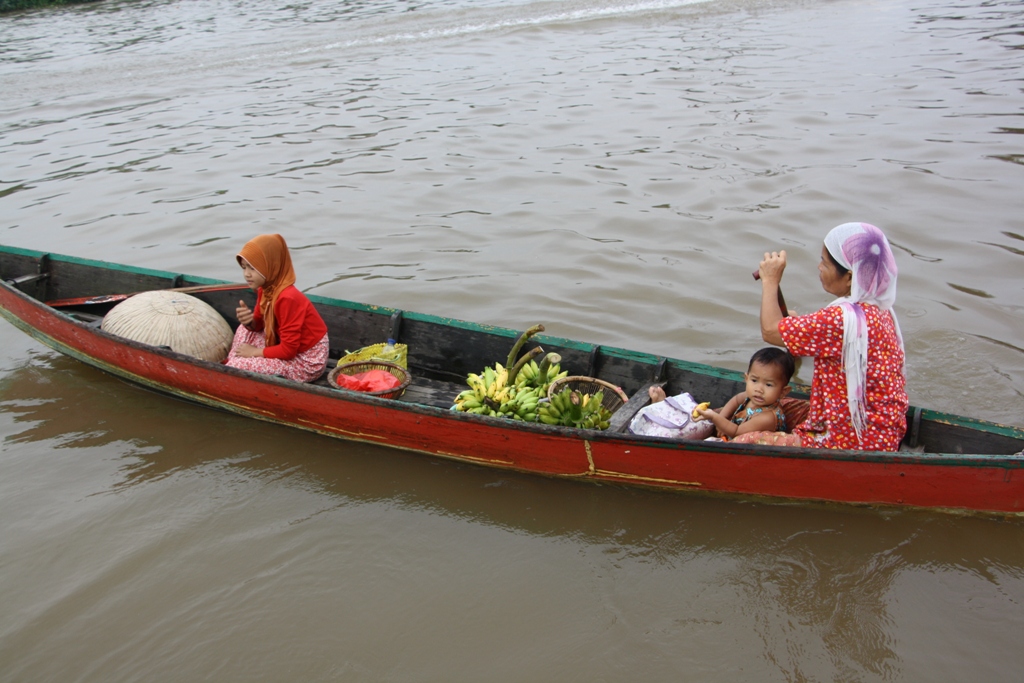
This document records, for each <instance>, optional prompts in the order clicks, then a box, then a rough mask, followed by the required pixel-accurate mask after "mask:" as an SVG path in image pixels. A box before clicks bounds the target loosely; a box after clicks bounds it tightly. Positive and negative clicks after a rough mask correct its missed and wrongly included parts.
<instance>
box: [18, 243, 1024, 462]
mask: <svg viewBox="0 0 1024 683" xmlns="http://www.w3.org/2000/svg"><path fill="white" fill-rule="evenodd" d="M0 250H2V251H6V252H8V253H12V254H16V255H20V256H26V257H30V258H35V259H42V258H44V257H46V258H49V259H51V260H55V261H61V262H65V263H70V264H77V265H84V266H88V267H95V268H101V269H109V270H114V271H117V272H123V273H130V274H138V275H146V276H151V277H159V278H163V279H172V280H173V279H174V278H176V277H178V276H179V274H177V273H173V272H170V271H163V270H155V269H148V268H140V267H136V266H126V265H121V264H114V263H110V262H106V261H98V260H94V259H85V258H79V257H74V256H66V255H62V254H53V253H49V252H43V251H37V250H29V249H20V248H17V247H7V246H2V245H0ZM183 277H185V278H187V279H188V280H189V281H191V282H201V283H203V284H227V283H228V281H225V280H218V279H213V278H205V277H201V276H192V275H183ZM0 287H2V288H3V290H4V291H7V292H9V293H11V294H13V295H15V296H17V297H19V298H22V299H23V300H24V301H25V302H26V303H28V304H30V305H32V306H34V307H36V308H38V309H40V311H42V312H43V314H45V315H51V316H54V317H56V319H57V320H59V321H61V322H63V323H70V324H73V325H75V326H78V327H80V328H82V329H83V330H84V331H85V332H87V333H91V334H95V335H98V336H100V337H101V338H103V339H105V340H107V341H108V342H110V343H112V344H114V345H123V346H127V347H130V348H133V349H136V350H138V351H141V352H144V353H152V354H156V355H158V356H162V357H165V358H167V359H169V360H173V361H175V362H178V363H186V364H189V365H193V366H195V367H197V368H198V369H200V370H204V371H210V370H212V371H214V372H220V373H225V374H227V375H228V376H230V377H233V378H235V379H238V380H244V381H248V382H254V383H258V384H267V385H271V386H277V387H280V388H282V389H287V390H289V391H300V392H306V393H312V394H314V395H321V396H324V397H327V398H331V399H334V400H337V401H341V402H354V403H360V404H366V405H371V406H378V407H386V408H389V409H395V410H401V411H404V412H412V413H416V414H421V415H427V416H432V417H439V418H444V419H449V420H456V421H467V422H470V423H472V424H479V425H484V426H488V427H493V428H495V429H498V430H510V429H511V430H515V431H522V432H527V433H534V434H540V435H546V436H559V437H565V438H567V439H569V440H571V441H581V442H582V441H587V442H609V443H623V444H637V445H638V446H640V445H642V446H644V447H650V448H655V449H666V450H671V451H676V452H680V453H687V452H712V453H715V452H717V453H722V454H732V455H750V456H758V457H774V458H784V459H787V460H791V459H795V460H811V461H816V460H817V461H836V462H862V463H875V464H892V465H946V466H961V467H978V466H979V465H984V466H988V467H996V468H1002V469H1009V470H1015V469H1024V454H1022V453H1014V454H983V453H948V452H944V453H936V452H915V451H897V452H887V451H857V450H832V449H817V448H793V447H781V446H766V445H756V444H736V443H732V442H705V441H680V440H676V439H670V438H660V437H651V436H639V435H634V434H630V433H627V432H621V433H612V432H603V431H599V430H584V429H576V428H571V427H560V426H553V425H544V424H541V423H530V422H520V421H515V420H508V419H499V418H492V417H487V416H482V415H473V414H469V413H461V412H457V411H451V410H449V409H445V408H439V407H436V406H431V405H427V404H422V403H416V402H412V401H393V400H390V399H384V398H381V397H376V396H369V395H366V394H362V393H360V392H349V391H343V390H338V389H334V388H331V387H324V386H319V385H316V384H309V383H299V382H294V381H291V380H287V379H284V378H279V377H274V376H270V375H259V374H256V373H250V372H247V371H244V370H239V369H237V368H231V367H228V366H225V365H222V364H220V363H213V362H210V361H204V360H201V359H197V358H193V357H191V356H188V355H185V354H181V353H177V352H175V351H172V350H170V349H164V348H160V347H156V346H152V345H149V344H144V343H141V342H136V341H133V340H130V339H125V338H123V337H119V336H117V335H113V334H110V333H108V332H105V331H103V330H102V329H100V328H98V327H96V326H94V325H90V324H88V323H84V322H82V321H81V320H78V319H76V318H75V317H74V316H73V315H71V314H69V313H65V312H64V311H62V310H60V309H55V308H52V307H50V306H47V305H46V303H45V302H44V301H41V300H39V299H37V298H35V297H33V296H31V295H29V294H26V293H24V292H22V291H21V290H19V289H18V288H17V287H15V286H12V285H11V284H9V283H8V282H7V281H6V280H0ZM309 296H310V299H311V300H312V301H314V302H315V303H319V304H321V305H324V306H332V307H336V308H342V309H348V310H357V311H363V312H369V313H374V314H380V315H392V314H393V313H395V312H398V311H400V310H401V309H396V308H390V307H386V306H377V305H373V304H362V303H359V302H351V301H346V300H343V299H337V298H332V297H325V296H320V295H309ZM401 312H402V315H403V316H404V317H409V318H411V319H416V320H419V321H422V322H426V323H429V324H436V325H439V326H442V327H449V326H453V327H457V328H459V329H463V330H467V331H472V332H480V333H484V334H496V335H499V336H503V337H508V338H514V337H515V336H517V335H518V334H519V332H518V331H516V330H513V329H510V328H504V327H499V326H493V325H486V324H480V323H474V322H471V321H464V320H458V319H454V318H443V317H439V316H434V315H431V314H423V313H416V312H412V311H401ZM0 314H2V316H3V317H4V318H5V319H6V320H8V321H9V322H11V323H12V324H14V325H15V326H16V327H18V328H19V329H21V330H22V331H23V332H26V333H27V334H29V335H30V336H32V337H33V338H35V339H37V340H38V341H40V342H41V343H43V344H45V345H46V346H48V347H50V348H53V349H55V350H57V351H58V352H62V353H65V354H66V355H69V356H71V357H74V358H76V359H78V360H80V361H81V362H84V363H86V364H88V365H92V366H93V367H97V368H99V369H101V370H103V371H106V372H109V373H111V374H114V375H116V376H119V377H123V378H125V379H127V380H128V381H131V382H134V383H136V384H139V385H141V386H144V387H148V388H151V389H153V390H155V391H160V392H161V393H166V394H170V395H174V396H177V397H180V398H183V399H185V400H190V401H193V402H195V403H199V404H203V405H213V406H220V407H225V408H226V409H228V410H232V409H231V408H230V407H227V406H228V404H225V403H224V402H221V401H216V400H213V402H211V401H207V400H203V399H202V398H199V397H198V396H196V394H195V393H190V392H187V391H185V390H175V389H171V388H169V387H170V385H165V384H162V383H159V382H154V381H152V380H148V379H146V378H142V377H139V376H137V375H135V374H134V373H130V372H128V371H126V370H123V369H120V368H118V367H117V366H111V365H110V364H108V363H105V362H102V361H99V360H98V359H96V358H94V357H92V356H89V355H88V354H85V353H83V352H81V351H79V350H77V349H73V347H69V346H68V345H67V344H65V343H63V342H60V341H58V340H56V339H54V338H53V337H51V336H50V335H46V334H45V333H43V332H42V331H40V330H39V329H38V328H35V327H32V326H31V325H29V324H28V323H27V322H25V321H23V320H21V318H19V317H17V316H15V315H14V314H13V313H11V312H9V311H8V310H7V308H6V307H2V306H0ZM19 323H21V324H19ZM41 337H46V338H47V339H49V340H50V343H48V342H47V341H45V340H44V339H42V338H41ZM535 339H537V340H538V341H547V342H551V343H553V344H554V345H556V346H563V347H569V348H575V349H577V350H582V351H591V350H593V349H595V348H600V350H601V352H602V354H606V355H611V356H614V357H618V358H622V359H626V360H634V361H636V362H644V361H647V362H648V363H655V362H657V361H659V360H661V359H663V358H664V359H665V360H667V361H668V363H670V364H671V365H672V366H674V367H677V368H681V369H684V370H688V371H691V372H694V373H697V374H702V375H710V376H714V377H720V378H724V379H730V380H737V379H739V378H741V377H742V373H740V372H737V371H732V370H727V369H723V368H718V367H715V366H710V365H705V364H701V363H695V362H691V361H685V360H682V359H676V358H670V357H662V356H657V355H654V354H649V353H646V352H641V351H632V350H629V349H622V348H618V347H611V346H604V345H599V344H592V343H586V342H578V341H574V340H570V339H564V338H561V337H554V336H547V335H537V336H536V337H535ZM65 349H69V350H70V351H69V350H65ZM162 387H166V388H162ZM395 404H397V406H396V405H395ZM911 410H920V411H921V414H922V419H926V420H930V421H940V422H944V423H948V424H951V425H954V426H961V427H964V428H967V429H971V430H974V431H984V432H988V433H993V434H997V435H1000V436H1007V437H1010V438H1016V439H1020V440H1024V429H1021V428H1017V427H1014V426H1011V425H1002V424H999V423H994V422H987V421H984V420H978V419H975V418H969V417H965V416H959V415H953V414H949V413H943V412H939V411H933V410H929V409H918V408H914V407H913V406H911ZM232 412H236V413H244V414H245V415H251V416H253V417H257V418H258V419H264V420H267V421H270V422H275V423H278V424H287V425H294V423H292V422H289V421H285V420H274V419H270V418H268V417H267V416H264V415H261V414H259V413H258V412H255V411H254V410H251V409H246V410H237V409H236V410H232ZM294 426H299V425H294ZM300 428H304V429H308V430H310V431H315V432H318V433H328V432H326V431H321V430H316V429H312V428H309V427H301V426H300ZM422 452H424V453H429V454H436V453H435V452H434V451H427V450H424V451H422ZM466 461H471V459H469V458H466Z"/></svg>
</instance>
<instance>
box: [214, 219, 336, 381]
mask: <svg viewBox="0 0 1024 683" xmlns="http://www.w3.org/2000/svg"><path fill="white" fill-rule="evenodd" d="M235 258H236V259H237V261H238V265H240V266H241V267H242V275H243V276H244V277H245V282H246V284H248V285H249V287H250V288H251V289H253V290H255V291H256V309H255V310H252V309H250V308H249V307H248V306H246V305H245V302H244V301H239V302H238V308H237V309H236V314H237V315H238V322H239V323H241V324H240V325H239V326H238V329H237V330H235V339H234V342H233V343H232V344H231V351H230V352H229V353H228V358H227V360H226V361H224V362H225V364H226V365H229V366H231V367H233V368H239V369H242V370H249V371H250V372H259V373H263V374H266V375H281V376H282V377H286V378H288V379H293V380H295V381H297V382H312V381H313V380H315V379H317V378H319V377H320V375H322V374H323V372H324V369H325V368H326V367H327V352H328V350H329V345H328V340H327V325H326V324H324V321H323V318H321V317H320V314H319V313H317V311H316V308H314V307H313V303H312V302H311V301H310V300H309V299H307V298H306V296H305V295H304V294H303V293H302V292H300V291H299V290H298V289H297V288H296V287H295V271H294V269H292V258H291V255H290V254H289V253H288V245H287V244H285V241H284V238H283V237H281V236H280V235H260V236H258V237H255V238H253V239H251V240H249V242H247V243H246V245H245V246H244V247H242V250H241V251H240V252H238V254H237V255H236V256H235Z"/></svg>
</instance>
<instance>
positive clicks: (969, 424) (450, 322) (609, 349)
mask: <svg viewBox="0 0 1024 683" xmlns="http://www.w3.org/2000/svg"><path fill="white" fill-rule="evenodd" d="M0 251H2V252H7V253H10V254H14V255H17V256H25V257H29V258H35V259H40V258H43V257H44V256H45V257H47V258H49V259H50V260H53V261H60V262H64V263H73V264H78V265H84V266H90V267H94V268H102V269H108V270H114V271H118V272H123V273H131V274H136V275H146V276H150V277H159V278H166V279H169V280H172V281H173V280H174V278H175V277H177V276H178V275H179V273H172V272H170V271H164V270H155V269H150V268H141V267H137V266H127V265H123V264H119V263H112V262H109V261H100V260H95V259H86V258H79V257H77V256H67V255H64V254H55V253H52V252H45V251H38V250H34V249H22V248H19V247H9V246H6V245H0ZM181 275H182V276H183V277H185V278H187V279H188V280H189V281H190V282H198V283H201V284H211V285H213V284H230V281H229V280H219V279H214V278H206V277H201V276H193V275H188V274H181ZM307 296H308V297H309V299H310V300H311V301H313V302H314V303H320V304H323V305H326V306H341V307H343V308H348V309H351V310H358V311H363V312H368V313H374V314H378V315H382V316H388V317H390V316H392V315H394V314H395V313H398V312H401V313H402V316H403V317H407V318H409V319H411V320H416V321H419V322H426V323H433V324H438V325H442V326H451V327H457V328H460V329H464V330H468V331H472V332H480V333H484V334H499V335H501V336H504V337H508V338H515V337H516V336H518V335H519V333H520V331H518V330H513V329H511V328H506V327H499V326H495V325H485V324H481V323H474V322H470V321H466V320H460V319H457V318H446V317H440V316H435V315H430V314H426V313H417V312H414V311H405V310H401V309H398V308H391V307H388V306H378V305H374V304H364V303H359V302H356V301H347V300H345V299H336V298H333V297H326V296H321V295H317V294H307ZM4 317H5V318H6V317H7V316H4ZM534 339H536V340H537V341H538V342H540V343H544V342H547V343H549V344H552V345H557V346H562V347H564V348H572V349H576V350H580V351H587V352H589V351H592V350H593V349H595V348H600V349H601V353H603V354H606V355H609V356H613V357H616V358H622V359H627V360H634V361H638V362H642V363H648V364H652V365H653V364H656V363H658V362H659V361H660V360H662V358H663V357H662V356H657V355H654V354H650V353H645V352H642V351H632V350H629V349H623V348H618V347H614V346H602V345H599V344H593V343H587V342H580V341H576V340H573V339H566V338H564V337H554V336H548V335H537V336H536V337H534ZM665 360H667V362H668V363H669V364H670V365H671V366H672V367H675V368H680V369H683V370H689V371H692V372H695V373H698V374H702V375H710V376H713V377H719V378H722V379H727V380H735V381H739V380H741V379H742V377H743V373H742V372H738V371H734V370H727V369H725V368H718V367H716V366H713V365H706V364H703V363H695V362H691V361H685V360H682V359H678V358H665ZM918 410H920V411H921V415H922V418H923V419H928V420H930V421H936V422H941V423H944V424H949V425H951V426H957V427H964V428H967V429H972V430H975V431H982V432H986V433H990V434H997V435H1000V436H1006V437H1010V438H1014V439H1022V440H1024V428H1019V427H1014V426H1012V425H1004V424H1000V423H996V422H989V421H986V420H980V419H976V418H971V417H965V416H962V415H954V414H952V413H944V412H941V411H935V410H930V409H927V408H918V407H916V406H910V410H909V412H910V413H913V412H915V411H918ZM801 450H802V449H801ZM851 452H852V453H856V452H858V451H851ZM933 455H934V454H933ZM949 456H950V457H951V458H957V457H962V456H961V455H960V454H949Z"/></svg>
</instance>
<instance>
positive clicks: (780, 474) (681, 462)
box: [0, 287, 1024, 513]
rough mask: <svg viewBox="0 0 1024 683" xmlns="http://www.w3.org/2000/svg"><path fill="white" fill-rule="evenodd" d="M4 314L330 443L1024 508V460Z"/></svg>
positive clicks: (27, 327)
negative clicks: (844, 445) (577, 406)
mask: <svg viewBox="0 0 1024 683" xmlns="http://www.w3.org/2000/svg"><path fill="white" fill-rule="evenodd" d="M0 306H2V309H3V314H4V315H5V317H7V318H8V319H9V320H10V321H11V322H12V323H13V324H15V325H16V326H18V327H19V328H21V329H22V330H24V331H25V332H27V333H28V334H30V335H31V336H33V337H34V338H36V339H38V340H39V341H41V342H42V343H44V344H46V345H48V346H50V347H52V348H54V349H56V350H58V351H61V352H63V353H66V354H68V355H70V356H72V357H75V358H77V359H79V360H81V361H83V362H86V363H88V364H90V365H93V366H96V367H98V368H100V369H103V370H106V371H109V372H111V373H113V374H115V375H118V376H121V377H124V378H126V379H128V380H130V381H133V382H136V383H138V384H140V385H143V386H147V387H150V388H153V389H156V390H158V391H162V392H166V393H170V394H174V395H176V396H179V397H182V398H186V399H189V400H192V401H196V402H199V403H203V404H206V405H209V406H214V407H217V408H222V409H227V410H230V411H233V412H236V413H239V414H241V415H246V416H249V417H255V418H258V419H262V420H268V421H271V422H277V423H280V424H283V425H289V426H293V427H298V428H301V429H306V430H310V431H314V432H318V433H320V434H325V435H328V436H333V437H339V438H343V439H350V440H356V441H364V442H370V443H376V444H381V445H385V446H391V447H394V448H401V449H405V450H411V451H417V452H421V453H426V454H429V455H433V456H440V457H446V458H453V459H457V460H461V461H466V462H472V463H478V464H481V465H486V466H491V467H499V468H506V469H511V470H518V471H522V472H530V473H537V474H544V475H550V476H559V477H568V478H574V479H581V480H593V481H603V482H613V483H619V484H627V485H640V486H647V487H654V488H662V489H683V490H691V491H709V492H721V493H729V494H743V495H747V496H765V497H771V498H786V499H801V500H816V501H836V502H844V503H859V504H885V505H900V506H919V507H928V508H946V509H962V510H972V511H986V512H995V513H1020V512H1022V511H1024V474H1022V467H1024V457H1022V456H1019V455H1018V456H1013V455H1006V456H989V455H937V454H925V453H921V454H917V453H905V454H904V453H897V454H893V453H885V454H883V453H867V452H845V451H814V450H810V449H783V448H766V447H759V446H737V445H732V444H727V443H705V442H672V441H662V440H649V439H648V440H640V439H637V438H635V437H632V436H630V435H626V434H609V433H604V432H596V431H580V430H570V429H561V428H553V427H547V426H543V425H539V424H527V423H522V422H513V421H511V420H498V419H494V418H485V417H479V416H475V415H468V414H463V413H455V412H452V411H446V410H441V409H437V408H432V407H429V406H421V405H417V404H412V403H404V402H399V401H388V400H384V399H377V398H374V397H368V396H363V395H359V394H350V393H348V392H338V391H334V390H331V389H328V388H324V387H318V386H310V385H299V384H295V383H292V382H289V381H286V380H280V379H276V378H266V377H261V376H254V375H251V374H248V373H244V372H241V371H237V370H234V369H231V368H226V367H223V366H217V365H211V364H209V363H205V362H202V361H196V360H192V359H190V358H187V357H184V356H181V355H179V354H175V353H172V352H169V351H164V350H161V349H156V348H153V347H150V346H146V345H143V344H137V343H135V342H130V341H126V340H123V339H120V338H117V337H114V336H111V335H108V334H106V333H104V332H101V331H99V330H97V329H95V328H92V327H89V326H87V325H83V324H81V323H79V322H76V321H75V320H73V319H72V318H70V317H68V316H66V315H63V314H61V313H58V312H56V311H55V310H53V309H51V308H49V307H47V306H45V305H44V304H41V303H39V302H37V301H35V300H34V299H31V298H29V297H27V296H23V295H21V294H19V293H17V292H16V291H14V290H12V289H9V288H6V287H4V288H2V290H0Z"/></svg>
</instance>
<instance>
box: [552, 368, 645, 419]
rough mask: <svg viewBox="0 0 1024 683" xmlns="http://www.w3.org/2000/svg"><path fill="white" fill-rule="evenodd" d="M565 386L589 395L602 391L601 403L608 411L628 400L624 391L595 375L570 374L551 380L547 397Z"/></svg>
mask: <svg viewBox="0 0 1024 683" xmlns="http://www.w3.org/2000/svg"><path fill="white" fill-rule="evenodd" d="M566 388H569V389H572V390H573V391H578V392H580V393H583V394H590V395H591V396H593V395H594V394H596V393H597V392H599V391H603V392H604V398H603V399H602V401H601V403H602V405H604V407H605V408H607V409H608V412H610V413H614V412H615V411H616V410H618V409H619V408H621V407H622V405H623V404H624V403H625V402H626V401H628V400H629V397H628V396H626V392H624V391H623V390H622V389H620V388H618V387H617V386H615V385H614V384H611V383H609V382H605V381H604V380H603V379H597V378H596V377H584V376H582V375H570V376H569V377H563V378H562V379H559V380H555V381H554V382H552V383H551V386H549V387H548V398H551V397H552V396H554V395H555V394H560V393H562V391H563V390H564V389H566Z"/></svg>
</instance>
